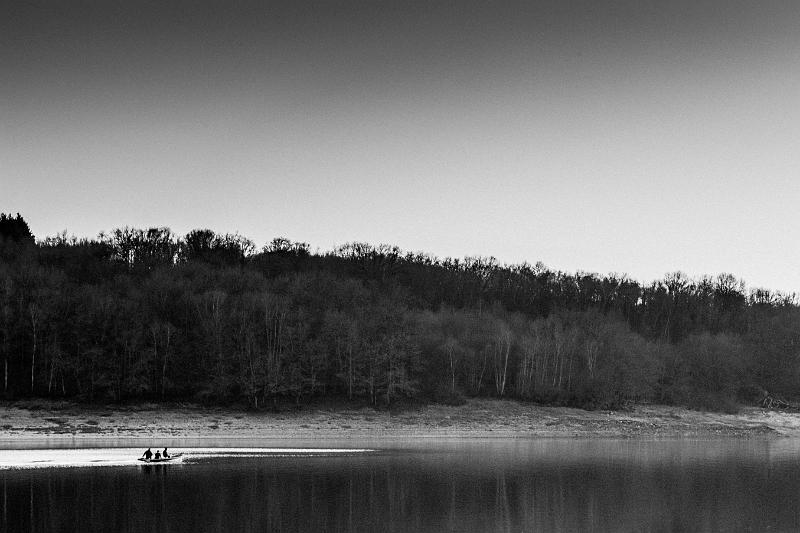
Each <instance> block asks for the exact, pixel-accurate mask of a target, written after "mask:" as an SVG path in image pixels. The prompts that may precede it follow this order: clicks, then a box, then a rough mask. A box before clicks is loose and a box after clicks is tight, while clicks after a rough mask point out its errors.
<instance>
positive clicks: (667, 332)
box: [0, 215, 800, 409]
mask: <svg viewBox="0 0 800 533" xmlns="http://www.w3.org/2000/svg"><path fill="white" fill-rule="evenodd" d="M0 364H2V369H0V375H1V376H2V380H3V381H2V385H1V386H2V391H3V393H4V394H5V397H7V398H19V397H27V396H41V397H53V398H61V397H66V398H74V399H79V400H85V401H108V400H114V401H127V400H134V399H135V400H141V399H150V400H192V401H203V402H210V403H223V402H224V403H239V404H246V405H249V406H252V407H262V406H265V405H273V404H275V403H277V402H285V401H289V400H290V401H295V402H304V401H308V400H313V399H319V398H334V397H335V398H350V399H354V400H359V401H365V402H369V403H372V404H391V403H393V402H395V401H397V400H401V399H407V398H413V399H421V400H425V401H431V400H432V401H446V402H450V401H459V399H461V398H463V397H466V396H490V397H504V398H518V399H526V400H534V401H539V402H547V403H558V404H566V405H576V406H584V407H614V406H619V405H622V404H625V403H626V402H636V401H657V402H664V403H675V404H683V405H689V406H694V407H703V408H714V409H728V408H733V407H734V406H735V404H736V402H741V401H746V402H752V401H756V400H758V399H759V398H760V397H761V396H762V395H765V394H766V393H767V391H768V392H769V393H771V394H774V395H780V396H783V397H787V398H791V397H794V396H796V395H797V383H798V378H800V314H798V306H797V302H796V301H795V298H794V296H793V295H784V294H780V293H774V292H770V291H766V290H751V291H747V290H746V289H745V286H744V284H743V283H742V282H741V281H739V280H737V279H735V278H734V277H733V276H730V275H721V276H718V277H716V278H713V279H712V278H704V279H701V280H691V279H688V278H686V276H684V275H682V274H680V273H675V274H670V275H668V276H666V277H665V279H663V280H660V281H656V282H653V283H651V284H649V285H642V284H639V283H637V282H636V281H634V280H631V279H629V278H627V277H625V276H616V275H608V276H600V275H597V274H588V273H577V274H568V273H563V272H554V271H552V270H549V269H547V268H545V267H544V266H543V265H541V264H536V265H533V266H532V265H528V264H523V265H513V266H506V265H500V264H497V263H496V262H495V261H494V260H493V259H485V258H468V259H464V260H457V259H444V260H441V259H437V258H435V257H432V256H428V255H424V254H412V253H403V252H401V251H400V250H398V249H397V248H395V247H390V246H377V247H375V246H371V245H368V244H361V243H354V244H348V245H345V246H342V247H339V248H337V249H335V250H332V251H330V252H327V253H311V252H310V251H309V247H308V245H306V244H304V243H296V242H291V241H289V240H287V239H282V238H280V239H275V240H273V241H272V242H270V243H268V244H267V245H266V246H264V247H263V248H260V249H258V248H257V247H256V246H255V244H254V243H253V242H252V241H250V240H248V239H246V238H244V237H242V236H240V235H236V234H217V233H215V232H213V231H210V230H195V231H192V232H190V233H189V234H187V235H185V236H183V237H178V236H176V235H174V234H173V233H172V232H171V231H170V230H169V229H166V228H151V229H147V230H139V229H133V228H123V229H117V230H114V231H112V232H110V233H108V234H100V236H99V237H98V238H96V239H77V238H74V237H68V236H67V235H66V234H61V235H57V236H54V237H48V238H46V239H44V240H41V241H39V242H36V241H35V240H34V238H33V235H31V233H30V230H29V229H28V226H27V224H26V223H25V221H24V220H23V219H22V217H20V216H17V217H11V216H6V215H0Z"/></svg>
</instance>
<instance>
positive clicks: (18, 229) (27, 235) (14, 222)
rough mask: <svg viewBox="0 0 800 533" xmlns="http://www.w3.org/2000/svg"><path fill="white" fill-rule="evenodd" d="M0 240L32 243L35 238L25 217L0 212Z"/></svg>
mask: <svg viewBox="0 0 800 533" xmlns="http://www.w3.org/2000/svg"><path fill="white" fill-rule="evenodd" d="M0 241H7V242H14V243H17V244H34V242H35V239H34V238H33V233H31V228H29V227H28V223H27V222H25V219H23V218H22V216H21V215H20V214H19V213H17V216H11V214H10V213H9V214H8V215H6V214H5V213H0Z"/></svg>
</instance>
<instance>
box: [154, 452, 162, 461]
mask: <svg viewBox="0 0 800 533" xmlns="http://www.w3.org/2000/svg"><path fill="white" fill-rule="evenodd" d="M159 459H161V452H159V451H158V450H156V456H155V460H156V461H158V460H159Z"/></svg>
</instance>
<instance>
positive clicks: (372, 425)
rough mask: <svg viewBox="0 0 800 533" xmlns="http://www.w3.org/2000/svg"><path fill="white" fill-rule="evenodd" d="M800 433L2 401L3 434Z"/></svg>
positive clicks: (762, 416)
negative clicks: (3, 403)
mask: <svg viewBox="0 0 800 533" xmlns="http://www.w3.org/2000/svg"><path fill="white" fill-rule="evenodd" d="M715 436H720V437H745V438H750V437H758V438H763V437H769V436H776V437H779V436H800V413H793V412H785V411H770V410H765V409H760V408H752V407H746V408H743V409H742V410H741V411H740V412H739V413H737V414H725V413H712V412H701V411H692V410H688V409H684V408H680V407H673V406H661V405H640V406H635V407H632V408H631V409H628V410H622V411H607V410H606V411H603V410H598V411H586V410H582V409H573V408H567V407H545V406H540V405H536V404H532V403H521V402H515V401H504V400H469V401H467V402H466V403H465V404H463V405H460V406H448V405H438V404H431V405H426V406H422V407H418V408H415V409H407V410H403V411H398V412H394V411H388V410H376V409H372V408H367V407H364V408H342V407H339V408H336V409H326V408H303V409H297V410H284V411H280V412H269V411H237V410H233V409H223V408H202V407H197V406H171V407H161V406H157V405H136V406H113V405H108V406H86V405H81V404H75V403H61V402H37V403H36V404H31V403H25V402H20V403H9V404H6V405H4V406H2V407H0V440H2V441H5V442H13V441H18V440H25V441H36V440H39V439H48V440H59V439H70V438H73V437H80V438H82V439H92V438H98V439H103V438H134V439H137V438H144V439H148V438H194V437H212V438H213V437H224V438H231V437H239V438H266V439H301V440H302V439H317V438H323V439H335V440H350V439H365V438H387V439H391V438H448V437H461V438H481V437H486V438H489V437H515V438H516V437H587V438H592V437H605V438H628V437H715Z"/></svg>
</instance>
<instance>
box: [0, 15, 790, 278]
mask: <svg viewBox="0 0 800 533" xmlns="http://www.w3.org/2000/svg"><path fill="white" fill-rule="evenodd" d="M798 178H800V2H795V1H793V0H792V1H748V2H745V1H740V0H724V1H723V0H714V1H704V0H691V1H689V0H686V1H684V0H671V1H658V2H656V1H648V0H630V1H604V0H586V1H569V0H560V1H537V0H530V1H525V2H485V1H476V0H462V1H439V0H431V1H426V2H416V1H407V2H399V1H381V0H364V1H333V0H331V1H316V2H303V1H300V0H298V1H287V2H267V1H263V2H248V1H239V0H227V1H210V0H194V1H185V2H184V1H175V0H153V1H141V0H124V1H123V0H96V1H82V0H70V1H65V0H40V1H19V2H7V3H3V6H2V7H0V211H2V212H12V213H16V212H19V213H21V214H22V215H23V216H24V217H25V219H26V220H27V221H28V222H29V224H30V226H31V229H32V231H33V233H34V234H35V235H36V236H37V238H43V237H45V236H47V235H53V234H55V233H57V232H60V231H62V230H67V231H68V232H69V233H71V234H75V235H78V236H81V237H93V236H96V235H97V234H98V233H99V232H100V231H108V230H111V229H113V228H116V227H123V226H134V227H142V228H144V227H150V226H168V227H170V228H171V229H172V230H173V231H174V232H175V233H177V234H185V233H186V232H188V231H189V230H191V229H194V228H211V229H213V230H215V231H219V232H239V233H240V234H243V235H245V236H247V237H249V238H251V239H252V240H253V241H255V243H256V244H257V245H259V246H261V245H263V244H264V243H266V242H267V241H269V240H271V239H272V238H273V237H276V236H285V237H288V238H290V239H292V240H296V241H303V242H307V243H309V244H310V245H311V248H312V250H317V249H319V250H321V251H325V250H329V249H331V248H333V247H334V246H336V245H340V244H344V243H347V242H352V241H360V242H369V243H373V244H379V243H388V244H394V245H397V246H400V247H401V248H402V249H404V250H409V251H424V252H428V253H430V254H433V255H436V256H439V257H448V256H449V257H464V256H477V255H480V256H494V257H496V258H497V259H498V260H499V261H500V262H505V263H520V262H523V261H527V262H530V263H535V262H537V261H542V262H543V263H544V264H545V265H547V266H548V267H550V268H553V269H557V270H563V271H567V272H574V271H578V270H581V271H589V272H599V273H610V272H614V273H620V274H622V273H625V274H628V275H629V276H630V277H631V278H634V279H637V280H640V281H645V282H649V281H652V280H654V279H658V278H661V277H663V275H664V274H665V273H668V272H674V271H676V270H681V271H683V272H685V273H687V274H689V275H690V276H694V277H698V276H701V275H706V274H708V275H716V274H718V273H721V272H730V273H733V274H735V275H737V276H738V277H740V278H743V279H744V280H745V281H746V282H747V283H748V285H749V286H751V287H768V288H771V289H778V290H783V291H787V292H795V291H797V292H800V268H798V264H800V247H798V246H797V243H798V242H800V239H799V237H800V225H799V224H798V223H797V221H796V214H797V207H798V200H800V179H798Z"/></svg>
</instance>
